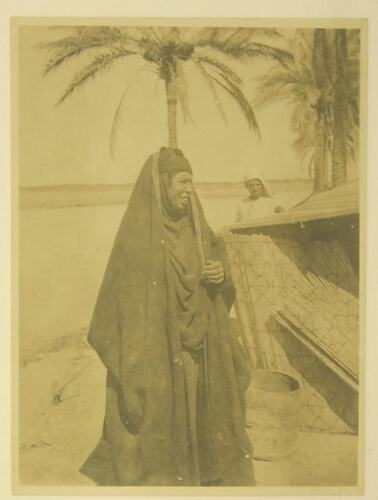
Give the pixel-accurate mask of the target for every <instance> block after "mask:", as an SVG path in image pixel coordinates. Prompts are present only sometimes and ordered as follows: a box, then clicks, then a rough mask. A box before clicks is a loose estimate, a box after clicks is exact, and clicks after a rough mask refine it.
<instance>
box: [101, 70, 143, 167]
mask: <svg viewBox="0 0 378 500" xmlns="http://www.w3.org/2000/svg"><path fill="white" fill-rule="evenodd" d="M148 66H150V63H147V64H145V65H144V66H142V67H141V68H139V69H138V70H137V71H135V73H134V74H133V75H132V77H131V78H130V81H129V83H128V85H127V86H126V88H125V90H124V91H123V93H122V95H121V98H120V100H119V103H118V106H117V109H116V111H115V113H114V116H113V122H112V126H111V130H110V136H109V151H110V157H111V158H112V160H114V159H115V143H116V138H117V131H118V127H119V125H120V122H121V116H122V109H123V106H124V103H125V99H126V96H127V94H128V92H129V90H130V88H131V85H132V84H133V83H134V81H135V79H136V77H137V76H138V75H139V74H140V73H141V72H142V71H146V68H147V67H148Z"/></svg>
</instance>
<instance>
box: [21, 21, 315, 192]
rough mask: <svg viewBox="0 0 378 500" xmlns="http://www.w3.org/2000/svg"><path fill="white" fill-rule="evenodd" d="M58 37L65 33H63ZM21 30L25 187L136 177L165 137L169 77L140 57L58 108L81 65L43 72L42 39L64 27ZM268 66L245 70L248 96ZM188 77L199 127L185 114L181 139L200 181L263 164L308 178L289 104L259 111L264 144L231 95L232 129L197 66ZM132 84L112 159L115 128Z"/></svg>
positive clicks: (272, 172) (273, 173)
mask: <svg viewBox="0 0 378 500" xmlns="http://www.w3.org/2000/svg"><path fill="white" fill-rule="evenodd" d="M58 33H59V35H61V36H63V34H64V31H63V30H59V32H58ZM19 35H20V36H19V88H18V95H19V125H20V126H19V130H20V137H19V144H20V150H19V153H20V185H22V186H37V185H49V184H88V183H94V184H99V183H106V184H109V183H110V184H113V183H125V182H134V181H135V179H136V177H137V175H138V173H139V171H140V169H141V166H142V165H143V163H144V162H145V160H146V158H147V157H148V155H149V154H151V153H152V152H154V151H156V150H158V149H159V148H160V147H161V146H162V145H166V142H167V126H166V113H167V112H166V104H165V96H164V84H163V82H162V80H158V79H157V77H156V75H155V74H153V73H152V72H151V71H148V70H147V68H146V67H145V66H146V65H145V62H144V61H143V60H141V59H140V58H138V57H134V56H133V57H130V58H128V59H124V60H123V61H122V63H121V62H120V63H119V64H118V65H116V66H114V67H113V68H112V70H111V71H109V72H108V73H104V74H103V75H101V76H99V77H97V78H96V79H95V80H92V81H91V82H89V83H88V84H86V86H85V87H83V88H81V89H80V90H78V91H77V92H76V93H74V94H73V96H72V97H71V98H70V99H69V100H67V101H66V102H64V103H63V104H61V105H59V106H58V107H54V104H55V102H56V100H57V99H58V97H59V96H60V95H61V94H62V92H63V90H64V89H65V88H66V87H67V85H68V84H69V82H70V78H71V77H72V75H73V74H74V73H75V71H77V70H78V69H79V68H80V67H81V64H82V62H81V60H80V59H77V60H76V61H73V62H71V63H70V64H69V65H67V66H65V67H62V68H60V69H59V70H58V71H56V72H54V73H51V74H49V75H48V76H46V77H44V76H43V75H42V71H43V65H44V63H45V62H46V60H47V57H48V54H47V53H46V52H44V51H41V50H39V49H37V48H36V44H38V43H39V42H41V41H46V40H49V39H51V37H52V36H54V37H56V36H57V32H54V31H52V30H51V29H49V28H46V27H22V28H20V30H19ZM143 67H144V70H142V71H139V72H138V69H139V68H143ZM266 68H267V65H266V64H264V63H261V62H258V63H254V64H250V65H249V66H248V68H247V69H246V70H244V71H243V75H244V76H245V81H246V88H247V89H251V90H249V94H250V95H251V92H252V85H253V84H252V78H253V77H256V75H258V74H261V71H263V70H264V69H265V70H266ZM185 73H186V75H187V78H188V81H189V98H190V105H191V110H192V115H193V118H194V120H195V122H196V125H192V124H184V123H183V119H182V115H181V111H179V119H178V140H179V147H180V148H181V149H183V151H184V152H185V154H186V155H187V157H188V158H189V160H190V161H191V163H192V166H193V170H194V174H195V178H196V180H197V181H239V180H241V179H242V177H243V174H244V172H245V171H246V169H247V168H248V167H249V166H251V167H253V166H257V167H258V168H259V169H260V170H262V171H264V173H265V176H266V177H267V178H295V177H306V176H307V172H304V171H302V170H301V168H300V165H299V162H298V159H297V158H296V155H295V154H294V152H293V150H292V149H291V147H290V145H291V143H292V142H293V139H294V137H293V135H292V132H291V130H290V114H291V109H290V108H289V107H288V106H286V105H283V104H273V105H271V106H270V107H268V108H266V109H264V110H263V111H260V112H258V113H257V118H258V122H259V125H260V128H261V133H262V138H261V140H258V139H257V137H256V136H255V135H254V134H253V132H251V131H250V130H249V129H248V126H247V124H246V122H245V120H244V118H243V117H242V116H241V113H240V111H239V109H238V107H237V105H236V104H235V103H234V102H233V101H231V99H229V98H228V96H227V95H225V96H224V104H225V109H226V113H227V116H228V118H229V123H228V125H225V124H224V122H223V121H222V119H221V118H220V116H219V113H218V111H217V108H216V106H215V103H214V102H213V100H212V97H211V95H210V92H209V90H208V87H207V85H206V83H205V82H204V80H203V79H202V77H201V75H199V73H198V70H196V68H195V67H194V66H193V65H191V63H187V64H186V68H185ZM126 87H128V91H127V96H126V98H125V100H124V106H123V113H122V123H121V125H120V127H119V129H118V137H117V141H116V146H117V151H116V158H115V161H113V160H111V158H110V155H109V136H110V130H111V126H112V120H113V115H114V112H115V110H116V109H117V106H118V103H119V100H120V97H121V96H122V94H123V92H124V89H125V88H126ZM220 94H222V91H220Z"/></svg>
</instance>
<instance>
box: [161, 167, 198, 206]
mask: <svg viewBox="0 0 378 500" xmlns="http://www.w3.org/2000/svg"><path fill="white" fill-rule="evenodd" d="M192 182H193V176H192V174H190V173H189V172H178V173H177V174H174V175H173V176H172V177H171V179H170V182H169V183H168V187H167V196H168V199H169V203H170V205H171V207H172V208H173V209H174V210H177V211H178V212H183V211H185V210H186V207H187V206H188V204H189V201H190V197H191V196H192V193H193V184H192Z"/></svg>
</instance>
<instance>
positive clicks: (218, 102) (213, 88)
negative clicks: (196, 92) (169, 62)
mask: <svg viewBox="0 0 378 500" xmlns="http://www.w3.org/2000/svg"><path fill="white" fill-rule="evenodd" d="M196 64H197V66H198V67H199V69H200V71H201V73H202V76H203V77H204V79H205V81H206V83H207V84H208V86H209V89H210V92H211V94H212V96H213V99H214V102H215V104H216V106H217V108H218V111H219V113H220V115H221V117H222V119H223V121H224V123H225V124H226V125H228V120H227V115H226V113H225V111H224V108H223V105H222V101H221V99H220V98H219V94H218V92H217V88H216V86H215V85H214V81H213V80H212V78H211V77H210V75H209V73H208V72H207V71H206V68H205V66H204V64H203V63H202V62H201V61H196Z"/></svg>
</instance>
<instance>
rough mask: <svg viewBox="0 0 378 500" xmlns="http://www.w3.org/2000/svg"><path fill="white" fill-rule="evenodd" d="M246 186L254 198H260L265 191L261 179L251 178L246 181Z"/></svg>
mask: <svg viewBox="0 0 378 500" xmlns="http://www.w3.org/2000/svg"><path fill="white" fill-rule="evenodd" d="M245 187H246V188H247V189H248V191H249V195H250V197H251V198H252V199H253V200H257V199H258V198H260V196H261V195H262V192H263V187H262V184H261V181H260V180H259V179H251V180H249V181H247V182H246V183H245Z"/></svg>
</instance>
